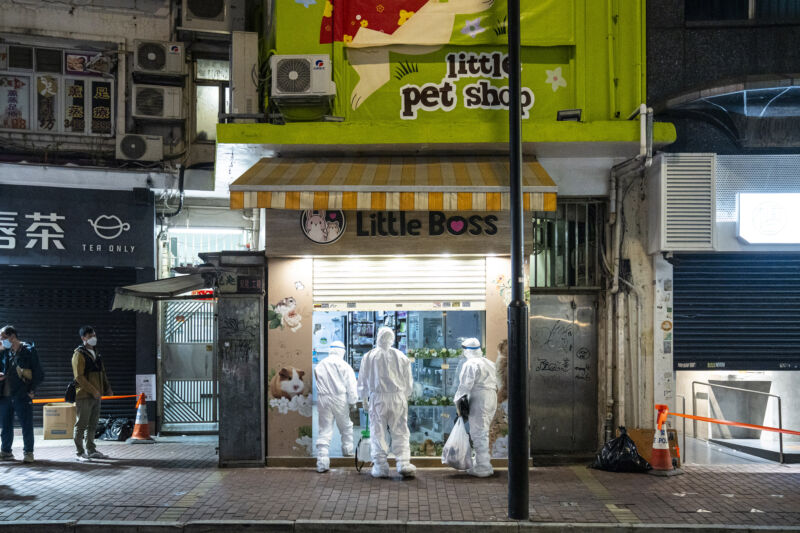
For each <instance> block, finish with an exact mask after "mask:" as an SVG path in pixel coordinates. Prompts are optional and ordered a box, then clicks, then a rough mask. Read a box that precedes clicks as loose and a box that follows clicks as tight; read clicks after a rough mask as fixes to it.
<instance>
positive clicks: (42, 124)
mask: <svg viewBox="0 0 800 533" xmlns="http://www.w3.org/2000/svg"><path fill="white" fill-rule="evenodd" d="M5 50H7V59H6V60H3V61H0V129H2V130H16V131H19V130H27V131H39V132H45V133H70V134H80V135H99V136H111V135H113V133H114V127H113V124H114V99H115V94H114V89H115V83H114V79H113V77H111V76H109V75H108V74H104V73H102V72H100V71H99V70H93V68H101V67H99V66H98V65H106V64H107V62H105V61H103V57H102V56H99V55H98V53H97V52H88V51H87V52H84V51H73V50H69V51H66V50H61V49H54V48H36V47H30V46H15V45H8V46H7V47H6V46H0V56H3V55H4V52H5ZM4 59H5V58H4ZM93 65H94V66H93Z"/></svg>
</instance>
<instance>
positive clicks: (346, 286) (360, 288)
mask: <svg viewBox="0 0 800 533" xmlns="http://www.w3.org/2000/svg"><path fill="white" fill-rule="evenodd" d="M314 307H315V309H350V310H364V311H370V310H385V309H415V310H426V309H441V308H451V309H452V308H466V309H472V310H482V309H485V308H486V260H485V259H484V258H443V257H431V258H421V257H413V258H412V257H402V258H397V257H383V258H374V257H360V258H347V259H344V258H339V259H314Z"/></svg>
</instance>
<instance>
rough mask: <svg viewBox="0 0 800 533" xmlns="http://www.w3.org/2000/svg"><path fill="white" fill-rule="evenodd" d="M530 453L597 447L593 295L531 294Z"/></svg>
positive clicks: (595, 326) (594, 309) (594, 302)
mask: <svg viewBox="0 0 800 533" xmlns="http://www.w3.org/2000/svg"><path fill="white" fill-rule="evenodd" d="M531 309H533V313H532V314H531V317H530V326H529V335H530V377H529V385H530V391H531V392H530V395H529V402H530V413H531V451H533V452H545V451H547V452H551V451H559V452H579V451H589V450H594V449H595V447H596V444H597V442H596V441H597V431H596V429H597V324H596V318H595V317H596V312H595V311H596V299H595V297H594V296H593V295H548V294H533V295H531Z"/></svg>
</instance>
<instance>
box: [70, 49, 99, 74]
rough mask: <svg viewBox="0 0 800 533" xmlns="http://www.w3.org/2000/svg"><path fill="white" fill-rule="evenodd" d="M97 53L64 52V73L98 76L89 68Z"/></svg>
mask: <svg viewBox="0 0 800 533" xmlns="http://www.w3.org/2000/svg"><path fill="white" fill-rule="evenodd" d="M95 55H97V54H95V53H93V52H64V73H65V74H80V75H82V76H86V75H89V76H96V75H97V73H95V72H92V71H90V70H89V69H88V68H87V66H88V65H89V62H90V61H91V60H92V58H93V57H94V56H95Z"/></svg>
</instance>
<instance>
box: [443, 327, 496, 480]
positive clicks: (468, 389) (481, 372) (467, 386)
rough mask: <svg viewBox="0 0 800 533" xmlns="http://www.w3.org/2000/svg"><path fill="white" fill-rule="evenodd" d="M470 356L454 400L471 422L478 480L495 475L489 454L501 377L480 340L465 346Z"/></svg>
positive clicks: (462, 344)
mask: <svg viewBox="0 0 800 533" xmlns="http://www.w3.org/2000/svg"><path fill="white" fill-rule="evenodd" d="M461 347H462V348H463V354H464V356H465V357H466V361H465V362H464V365H463V366H462V367H461V372H460V373H459V384H458V389H457V390H456V395H455V397H454V398H453V400H454V402H455V404H456V409H457V410H458V412H459V414H460V415H467V416H468V419H469V435H470V437H471V438H472V446H473V448H474V449H475V464H474V466H473V467H472V468H471V469H470V470H468V471H467V473H468V474H470V475H473V476H476V477H489V476H491V475H492V474H494V470H493V469H492V462H491V455H490V453H489V426H490V425H491V423H492V418H494V415H495V411H497V374H496V371H495V367H494V363H493V362H491V361H490V360H488V359H486V358H485V357H483V352H482V351H481V343H480V341H479V340H478V339H466V340H464V342H462V343H461Z"/></svg>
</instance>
